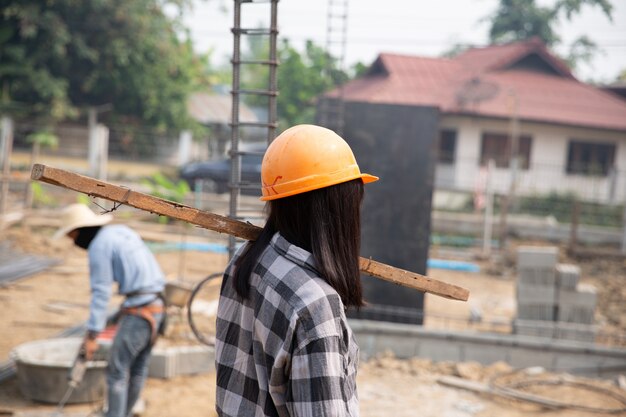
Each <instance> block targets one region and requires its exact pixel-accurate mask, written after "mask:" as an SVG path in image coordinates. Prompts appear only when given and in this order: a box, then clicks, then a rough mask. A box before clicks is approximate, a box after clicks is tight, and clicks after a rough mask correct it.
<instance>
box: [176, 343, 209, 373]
mask: <svg viewBox="0 0 626 417" xmlns="http://www.w3.org/2000/svg"><path fill="white" fill-rule="evenodd" d="M213 370H215V349H213V348H210V347H208V346H180V347H178V348H177V372H178V375H194V374H200V373H205V372H210V371H213Z"/></svg>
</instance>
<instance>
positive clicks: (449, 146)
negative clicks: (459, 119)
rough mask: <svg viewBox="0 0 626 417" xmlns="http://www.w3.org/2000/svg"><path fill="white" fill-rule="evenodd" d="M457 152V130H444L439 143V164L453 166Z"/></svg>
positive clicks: (440, 134)
mask: <svg viewBox="0 0 626 417" xmlns="http://www.w3.org/2000/svg"><path fill="white" fill-rule="evenodd" d="M455 152H456V130H442V131H441V132H440V133H439V141H438V142H437V162H439V163H441V164H453V163H454V154H455Z"/></svg>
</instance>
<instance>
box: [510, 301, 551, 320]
mask: <svg viewBox="0 0 626 417" xmlns="http://www.w3.org/2000/svg"><path fill="white" fill-rule="evenodd" d="M555 307H556V306H555V305H554V304H539V303H518V304H517V318H518V319H521V320H541V321H554V320H555V317H556V313H555V310H556V308H555Z"/></svg>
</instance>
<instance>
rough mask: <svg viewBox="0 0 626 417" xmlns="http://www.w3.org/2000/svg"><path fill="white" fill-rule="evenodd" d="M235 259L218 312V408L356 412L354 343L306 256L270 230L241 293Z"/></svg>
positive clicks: (248, 412)
mask: <svg viewBox="0 0 626 417" xmlns="http://www.w3.org/2000/svg"><path fill="white" fill-rule="evenodd" d="M239 253H241V251H239ZM236 258H237V255H235V258H234V259H236ZM234 259H233V261H231V263H230V265H229V266H228V268H227V269H226V272H225V274H224V281H223V283H222V289H221V295H220V301H219V308H218V314H217V337H216V345H215V349H216V355H215V357H216V369H217V396H216V409H217V412H218V414H219V415H220V416H281V417H283V416H310V417H313V416H337V417H344V416H345V417H348V416H350V417H351V416H358V415H359V403H358V399H357V394H356V369H357V365H358V355H359V348H358V346H357V344H356V342H355V340H354V336H353V334H352V331H351V330H350V327H349V326H348V323H347V321H346V315H345V312H344V306H343V303H342V302H341V298H340V297H339V295H338V294H337V292H336V291H335V290H334V289H333V288H332V287H331V286H330V285H328V283H327V282H326V281H324V280H323V279H322V278H320V274H319V273H318V272H317V271H316V270H315V265H314V262H313V257H312V255H311V254H310V253H309V252H307V251H305V250H303V249H301V248H299V247H297V246H294V245H292V244H290V243H289V242H287V241H286V240H285V239H284V238H283V237H282V236H281V235H280V234H278V233H277V234H276V235H274V237H273V238H272V240H271V242H270V244H269V245H268V247H267V248H266V250H265V251H264V252H263V254H262V255H261V256H260V257H259V260H258V262H257V265H256V266H255V268H254V272H253V273H252V276H251V278H250V284H251V288H250V295H249V297H248V298H247V299H245V300H242V299H241V297H239V296H238V295H237V293H236V292H235V289H234V286H233V282H232V280H233V278H232V272H233V264H234Z"/></svg>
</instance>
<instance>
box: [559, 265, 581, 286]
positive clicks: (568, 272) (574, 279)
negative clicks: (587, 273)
mask: <svg viewBox="0 0 626 417" xmlns="http://www.w3.org/2000/svg"><path fill="white" fill-rule="evenodd" d="M579 280H580V267H578V266H577V265H572V264H558V265H557V266H556V285H557V287H558V288H562V289H570V290H574V289H576V285H578V281H579Z"/></svg>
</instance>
